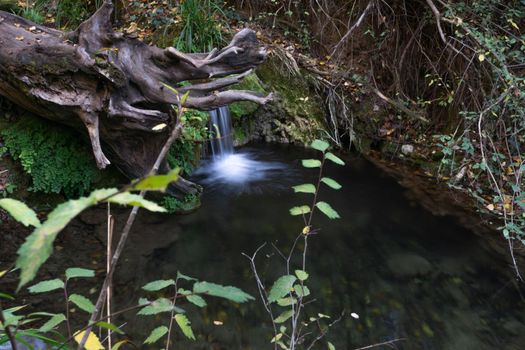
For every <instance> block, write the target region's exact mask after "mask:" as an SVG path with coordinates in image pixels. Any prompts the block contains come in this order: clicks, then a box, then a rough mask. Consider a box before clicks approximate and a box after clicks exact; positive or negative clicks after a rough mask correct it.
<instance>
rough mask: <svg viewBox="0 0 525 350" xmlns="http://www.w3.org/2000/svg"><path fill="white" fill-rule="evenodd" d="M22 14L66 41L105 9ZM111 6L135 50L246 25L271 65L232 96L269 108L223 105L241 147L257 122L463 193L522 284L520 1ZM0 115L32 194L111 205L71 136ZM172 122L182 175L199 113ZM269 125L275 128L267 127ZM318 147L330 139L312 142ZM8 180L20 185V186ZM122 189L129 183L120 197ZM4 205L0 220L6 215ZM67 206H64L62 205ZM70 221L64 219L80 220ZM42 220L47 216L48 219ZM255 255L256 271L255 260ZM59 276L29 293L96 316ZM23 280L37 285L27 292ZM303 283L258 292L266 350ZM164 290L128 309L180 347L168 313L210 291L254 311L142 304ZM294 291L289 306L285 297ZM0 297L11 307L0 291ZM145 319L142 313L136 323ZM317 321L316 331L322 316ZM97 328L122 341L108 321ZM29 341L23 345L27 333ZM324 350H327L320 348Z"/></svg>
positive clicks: (176, 206) (168, 203) (293, 315)
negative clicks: (492, 227)
mask: <svg viewBox="0 0 525 350" xmlns="http://www.w3.org/2000/svg"><path fill="white" fill-rule="evenodd" d="M24 3H25V5H24V6H21V7H18V6H16V4H14V2H12V3H11V2H9V6H11V9H12V10H13V11H16V12H17V13H19V14H20V15H22V16H24V17H26V18H28V19H30V20H32V21H34V22H36V23H43V24H46V25H49V26H54V27H57V28H68V29H73V28H74V27H75V26H76V25H78V24H79V23H81V22H82V20H85V19H86V18H88V16H89V15H90V14H91V13H93V11H95V10H96V8H98V7H99V6H100V1H88V0H85V1H69V0H59V1H49V0H37V1H25V2H24ZM0 4H1V1H0ZM118 5H119V6H118V11H117V13H116V16H115V19H114V23H115V26H118V27H120V28H122V30H124V31H126V32H127V33H130V34H131V33H133V34H134V35H137V36H138V37H139V38H141V39H143V40H144V41H146V42H155V43H156V44H158V45H160V46H163V47H167V46H174V47H176V48H178V49H179V50H182V51H185V52H202V51H210V50H212V49H213V48H215V47H218V46H222V45H223V44H224V43H225V39H227V38H228V36H229V35H231V32H232V31H234V30H235V29H236V28H240V27H243V26H244V25H249V26H252V27H255V28H257V29H258V31H259V32H258V35H259V36H260V37H261V39H262V40H263V41H265V42H266V44H267V45H268V46H269V48H270V51H271V55H270V58H269V63H268V64H267V66H263V67H261V68H260V69H259V70H258V71H257V72H255V73H254V74H253V75H251V76H250V77H249V78H248V79H247V80H246V81H245V82H244V83H242V84H240V86H238V88H240V89H248V90H255V91H259V92H264V91H276V92H277V93H278V99H277V101H276V104H275V107H272V108H274V109H273V110H272V109H271V110H270V111H269V112H268V111H267V110H262V111H261V110H257V108H256V106H254V105H253V104H250V103H236V104H234V105H232V106H231V111H232V115H233V118H234V124H235V125H236V126H237V128H236V131H235V133H236V139H237V142H239V143H242V142H244V141H246V140H249V139H251V135H250V133H251V132H253V131H254V130H255V129H257V128H258V127H259V125H257V123H260V124H263V125H264V127H261V129H264V131H260V130H257V132H260V135H258V136H260V137H263V138H266V139H267V140H279V141H287V142H296V143H302V144H305V145H308V146H313V148H315V149H317V150H319V151H321V152H322V154H323V156H322V160H323V162H324V160H326V159H328V160H332V161H334V162H335V163H338V158H337V157H335V156H334V157H335V158H333V159H331V157H332V156H333V154H332V153H329V152H327V150H328V147H329V145H328V143H326V141H329V142H330V143H331V144H332V145H333V146H335V147H337V148H339V149H357V150H358V151H360V152H363V153H369V154H371V155H372V156H374V157H384V158H386V159H392V158H395V159H397V160H398V161H400V162H404V163H408V164H410V165H411V166H413V167H414V169H416V170H422V172H424V173H425V174H427V175H428V176H430V177H433V178H435V179H436V181H438V182H441V183H443V184H446V185H448V186H449V187H450V188H452V189H453V190H454V191H460V192H462V193H465V194H467V195H468V196H469V197H470V198H472V200H473V202H474V203H476V208H477V210H478V211H480V212H482V213H483V215H484V217H485V218H488V220H494V221H495V222H496V223H497V224H496V225H497V227H498V228H499V229H500V230H501V232H502V234H503V235H504V237H505V238H506V239H507V241H508V244H509V247H510V253H511V255H512V258H513V261H514V264H515V268H516V273H517V274H518V275H519V273H520V272H519V269H518V263H517V262H516V258H515V256H514V251H515V249H516V246H517V245H516V243H520V244H519V245H525V183H524V181H523V177H524V175H525V158H524V157H523V152H524V146H525V117H524V115H525V32H524V31H525V2H524V1H523V0H506V1H495V0H468V1H456V2H446V3H445V2H438V1H435V2H434V1H432V0H395V1H389V2H385V1H376V0H355V1H345V0H336V1H325V0H321V1H315V2H311V1H305V0H299V1H285V0H275V1H236V0H231V1H225V2H223V1H219V0H206V1H196V0H185V1H174V0H169V1H162V2H156V1H122V2H119V4H118ZM0 106H3V107H4V108H2V109H3V112H2V113H5V114H6V115H5V116H0V118H4V119H3V120H7V119H8V117H9V122H8V123H7V122H3V123H0V125H1V127H2V129H1V130H0V138H1V141H2V143H1V145H0V146H1V147H0V154H3V157H7V156H9V157H11V158H12V159H13V160H15V161H17V162H19V163H20V164H21V167H22V169H23V171H24V172H25V173H26V174H28V175H29V176H30V178H31V186H30V188H29V190H31V191H40V192H44V193H61V194H63V195H65V197H67V198H75V197H78V196H86V197H85V198H88V199H85V200H84V202H85V203H84V202H83V200H79V201H80V202H82V203H84V204H85V205H84V204H83V205H84V206H83V207H82V209H84V208H86V207H87V206H90V205H94V204H96V203H98V202H106V201H109V202H111V198H112V197H113V196H118V195H116V194H115V193H113V192H112V193H110V194H108V193H104V194H105V195H104V196H102V195H100V193H99V192H94V193H95V194H91V195H89V193H90V192H91V190H93V189H94V188H93V184H94V182H95V180H96V179H98V178H99V177H100V173H99V172H98V170H96V168H95V166H94V162H93V159H92V156H91V154H90V148H89V147H87V146H85V142H83V140H82V139H80V138H79V137H78V135H76V134H73V133H72V132H71V131H69V130H67V129H65V128H63V127H60V126H56V125H53V124H50V123H48V122H46V121H43V120H41V119H38V118H33V117H27V116H21V117H20V118H15V120H16V121H14V122H11V118H10V115H11V114H12V113H17V112H16V111H15V110H14V109H12V108H11V107H10V106H5V105H2V104H0ZM180 113H181V117H182V118H183V121H184V124H185V128H184V131H183V134H182V136H181V138H180V139H179V140H177V141H176V142H175V143H174V144H173V145H171V147H170V150H169V152H168V154H167V158H168V161H169V163H170V165H171V166H172V167H174V168H175V167H176V168H178V169H180V171H181V172H182V173H185V174H191V173H192V172H193V170H194V168H195V167H196V165H197V164H198V162H199V160H200V157H201V154H202V151H203V148H205V145H206V140H207V139H208V138H209V136H210V135H209V133H210V131H209V130H208V129H209V127H208V123H209V121H208V115H207V113H205V112H199V111H193V110H184V111H182V110H180ZM269 113H270V114H272V116H271V117H270V118H267V114H269ZM253 114H255V115H256V116H255V117H254V118H257V123H254V122H251V121H246V118H245V117H246V116H248V115H250V116H252V115H253ZM274 115H276V116H274ZM265 118H266V119H269V120H266V119H265ZM261 120H262V121H261ZM276 135H277V136H276ZM318 137H322V138H323V139H325V140H326V141H314V143H311V141H312V140H314V139H316V138H318ZM330 155H332V156H330ZM303 164H304V165H305V166H307V167H321V163H320V162H318V161H316V160H313V159H311V160H307V161H306V162H304V163H303ZM338 164H340V163H338ZM0 170H2V169H0ZM0 175H1V173H0ZM323 179H324V180H323ZM0 180H1V178H0ZM7 181H8V182H10V183H11V185H13V186H15V187H16V185H17V183H16V179H14V178H10V179H8V180H7ZM319 181H320V182H319V184H320V183H321V181H322V182H323V183H324V184H325V185H326V186H329V187H331V188H334V189H338V184H337V183H336V182H333V180H331V179H329V178H321V177H320V178H319ZM319 184H318V185H319ZM0 185H2V191H3V192H1V193H2V194H3V195H4V196H7V195H11V192H13V191H12V188H14V187H10V188H11V190H9V192H7V191H6V190H5V189H6V188H8V187H7V184H6V183H4V184H1V183H0ZM135 185H136V184H135ZM318 187H319V186H317V187H316V186H314V185H313V184H305V185H300V186H296V187H295V190H296V191H297V192H306V193H310V194H314V195H315V194H316V193H317V191H318ZM138 189H142V190H144V189H152V190H156V189H158V188H157V187H155V186H154V187H153V188H152V187H147V188H146V187H144V188H138ZM129 190H130V188H129V187H126V188H124V190H123V192H122V193H120V192H119V194H126V193H128V192H127V191H129ZM115 191H116V190H115ZM97 193H98V194H97ZM130 195H131V194H130ZM127 199H128V200H127V201H126V200H122V201H121V202H120V203H124V204H129V205H136V204H137V202H136V201H139V203H141V205H143V206H146V207H149V208H150V209H153V210H158V211H164V210H165V209H167V210H168V211H176V212H186V211H189V210H192V209H194V208H195V207H198V206H199V205H200V199H199V198H198V197H197V196H194V195H192V196H188V197H186V198H184V199H182V200H180V199H175V198H173V197H170V196H166V197H164V199H162V201H161V205H162V206H163V207H164V208H165V209H162V208H160V207H158V205H156V204H155V203H150V202H141V201H142V199H137V198H136V197H133V198H132V200H131V199H130V198H127ZM314 201H315V200H314ZM117 202H118V201H117ZM6 203H8V204H6V205H5V206H4V208H8V207H9V205H13V203H10V202H6ZM69 203H71V202H69ZM75 203H76V202H75ZM322 203H324V202H317V204H316V205H314V206H308V205H307V206H302V207H296V208H293V209H292V212H291V214H292V215H303V216H304V215H306V214H308V213H311V212H313V210H314V209H316V208H317V209H319V210H320V211H321V212H323V213H324V214H326V215H327V216H328V217H330V218H336V217H337V216H338V214H337V212H335V210H334V209H333V208H331V207H330V205H329V204H327V203H324V204H322ZM69 206H71V205H69ZM65 207H68V205H67V204H66V205H64V207H62V209H64V208H65ZM12 208H13V207H12V206H11V207H10V209H11V211H10V212H11V213H13V209H12ZM57 209H58V208H57ZM17 210H22V212H23V213H26V214H27V211H26V210H30V209H29V208H26V207H22V209H21V207H16V208H15V210H14V212H15V213H16V212H17ZM18 213H20V212H18ZM74 213H75V215H76V214H78V211H74ZM59 214H60V210H59ZM70 214H72V213H69V214H68V215H69V216H68V220H69V219H71V218H72V217H74V216H75V215H70ZM27 215H28V217H30V218H33V220H31V221H30V222H25V223H24V224H26V225H32V226H34V227H35V232H38V231H39V230H42V229H39V227H42V226H40V225H41V223H40V221H39V219H38V218H37V216H36V214H34V213H33V214H27ZM16 216H17V215H16V214H15V217H16ZM52 219H53V217H52V215H50V216H49V219H48V221H53V220H52ZM310 219H311V216H310ZM68 220H67V221H68ZM46 222H47V221H46ZM66 223H67V222H66ZM52 224H53V222H51V225H52ZM62 224H63V222H61V223H60V225H55V226H54V229H53V233H54V234H55V235H56V234H57V233H58V231H59V230H60V228H62V227H63V226H64V225H65V224H64V225H62ZM42 225H45V223H44V224H42ZM52 226H53V225H52ZM57 229H58V230H57ZM310 229H311V223H310V221H308V222H305V228H304V230H305V231H303V236H300V237H302V238H304V241H305V246H306V240H307V237H308V234H309V232H310ZM298 239H299V238H298ZM48 243H49V242H48ZM294 247H295V246H294ZM292 251H293V249H292ZM46 254H50V251H49V250H48V251H46ZM21 255H23V254H21ZM250 258H251V263H252V268H253V269H254V272H255V273H256V274H257V269H256V266H255V265H254V257H250ZM26 259H27V256H26ZM26 263H27V262H26ZM19 265H20V264H19ZM21 265H22V266H18V267H20V268H22V270H23V271H24V269H25V268H27V266H25V265H24V264H21ZM33 268H34V267H33ZM2 270H3V268H0V278H2V276H3V275H4V274H6V273H7V272H8V270H9V269H7V270H5V271H2ZM68 271H69V272H67V271H66V273H65V276H66V277H65V279H58V280H52V281H44V282H40V283H39V284H37V285H35V286H33V287H32V289H30V290H29V291H30V292H31V293H40V292H48V291H51V290H57V289H60V290H64V291H65V294H66V300H65V302H66V305H69V304H70V303H72V304H74V305H76V306H77V307H78V308H80V309H81V310H84V311H87V312H89V313H92V312H93V311H94V305H93V304H92V303H91V301H89V300H87V299H86V297H84V296H82V295H78V294H72V295H70V296H69V298H68V297H67V295H68V294H67V293H68V291H67V281H68V280H69V279H70V278H79V277H85V278H87V277H92V272H89V271H87V270H73V272H71V271H72V270H71V269H69V270H68ZM33 277H34V274H33V275H32V276H31V278H26V280H24V283H26V282H28V280H29V279H32V278H33ZM307 278H308V274H307V272H306V266H305V265H304V264H303V266H300V267H299V268H298V269H297V270H296V271H295V273H290V274H287V275H285V276H282V277H281V278H280V279H279V280H277V281H275V284H274V286H273V288H271V289H270V290H271V291H270V293H269V295H265V294H264V291H265V290H266V288H265V286H264V285H261V284H260V283H259V281H258V287H259V288H260V292H261V295H263V301H264V305H265V307H266V309H267V311H268V310H269V313H270V316H271V317H272V320H273V326H274V338H273V340H272V343H274V344H273V345H274V346H277V345H279V346H280V347H281V348H283V349H295V348H296V347H297V348H298V347H299V345H298V343H299V337H300V332H299V331H298V329H297V328H292V329H286V327H285V328H284V329H283V328H282V327H279V326H278V324H280V323H284V322H287V321H289V320H291V321H292V325H294V327H297V323H298V322H299V321H300V319H301V318H300V315H299V314H298V313H297V311H296V310H294V309H293V308H292V310H291V311H290V310H286V311H285V312H283V313H281V314H280V315H273V314H272V311H271V310H272V309H271V307H273V306H276V304H277V305H278V306H280V307H282V306H283V305H282V303H284V306H285V307H288V306H290V305H294V304H295V303H299V304H301V303H303V298H304V297H306V296H308V295H309V294H310V290H308V288H307V287H306V286H305V285H304V283H305V281H306V280H307ZM180 283H186V284H187V286H186V287H184V288H186V289H184V288H182V289H179V287H180ZM165 288H171V289H173V288H174V290H175V294H173V295H170V296H169V297H165V296H162V297H158V298H156V299H153V300H149V299H144V300H142V304H141V305H138V306H137V309H141V308H142V311H141V312H142V313H143V314H149V315H156V314H158V313H162V312H169V313H171V316H172V319H173V317H175V315H178V318H175V320H176V323H177V324H178V325H179V327H180V329H181V331H182V332H183V333H184V335H185V336H187V337H188V338H192V337H193V338H194V335H193V331H192V330H191V327H190V323H189V320H188V319H187V318H185V316H184V314H183V313H182V312H180V310H178V309H177V307H175V300H177V299H178V298H181V299H185V300H186V301H187V302H189V303H190V304H192V305H195V306H197V307H203V306H205V305H206V302H205V301H204V299H203V297H204V296H207V295H212V296H218V297H222V298H226V299H228V300H231V301H234V302H245V301H247V300H249V299H252V297H251V296H249V295H247V294H245V293H244V292H242V291H240V290H238V289H235V288H233V287H223V286H218V285H215V284H207V282H199V281H197V280H195V279H193V278H190V277H188V276H185V275H182V274H181V275H179V276H176V277H175V276H174V277H173V279H170V280H158V281H154V282H152V284H149V285H146V286H144V290H145V291H146V292H158V291H160V290H163V289H165ZM290 289H293V290H294V293H295V294H293V295H291V293H290V292H289V291H290ZM272 291H274V292H273V293H272ZM0 292H1V291H0ZM287 294H290V297H289V298H287V297H288V295H287ZM0 298H5V299H10V298H11V296H10V295H8V294H2V293H0ZM279 301H280V302H281V304H279ZM287 303H288V304H287ZM271 304H273V305H271ZM147 308H150V309H149V311H147V312H146V311H144V310H146V309H147ZM0 311H1V310H0ZM4 311H5V314H4V317H5V319H4V320H2V323H3V324H4V325H14V324H16V323H17V322H25V321H26V320H27V318H26V317H30V315H24V317H23V318H20V317H22V316H19V315H18V314H16V313H17V311H18V309H8V310H4ZM66 314H67V312H66ZM45 316H46V317H49V319H48V320H46V322H45V323H43V325H41V326H40V328H38V332H37V331H35V330H33V332H35V334H36V333H38V334H40V333H42V334H47V333H48V332H50V331H51V330H52V329H54V328H55V327H56V326H58V325H59V324H61V323H63V322H64V323H67V324H68V328H70V326H69V323H70V319H69V318H68V316H67V315H63V314H61V313H59V314H53V315H45ZM277 320H278V321H277ZM315 321H323V322H324V321H326V320H325V319H324V317H321V316H319V318H318V319H316V320H315ZM98 326H99V327H101V328H109V329H110V330H112V331H115V332H118V330H117V329H115V327H114V326H112V325H110V324H106V323H104V322H102V323H100V322H99V323H98ZM13 328H14V327H13ZM86 328H87V327H86ZM328 328H329V327H328ZM4 329H7V330H8V329H9V327H5V328H4ZM171 329H172V324H171V323H170V324H169V327H167V326H161V327H158V328H156V329H155V330H153V331H152V333H151V335H150V337H149V338H148V339H146V340H145V343H148V344H149V343H154V342H157V341H159V340H160V339H162V337H164V336H166V335H168V340H167V341H166V348H168V347H169V346H170V341H169V334H170V333H171ZM290 332H291V333H290ZM7 333H8V332H5V334H2V333H1V332H0V343H1V342H2V340H4V341H7V337H9V336H10V335H9V334H7ZM24 334H25V333H24ZM25 335H33V336H34V334H33V333H30V332H29V333H27V334H25ZM2 337H3V338H2ZM283 337H284V338H283ZM68 338H71V339H73V338H75V339H76V338H78V336H77V337H75V336H74V333H72V332H71V330H70V329H69V333H68V334H67V335H66V336H65V338H63V339H60V340H54V342H53V341H51V343H52V344H55V345H60V343H61V342H65V341H67V340H71V339H68ZM282 338H283V339H282ZM285 339H287V340H285ZM77 341H78V339H77ZM96 341H98V340H96ZM93 342H95V340H93ZM97 344H98V343H97ZM327 346H328V348H329V349H332V348H333V345H332V344H331V343H328V344H327ZM94 348H96V347H94ZM94 348H93V349H94Z"/></svg>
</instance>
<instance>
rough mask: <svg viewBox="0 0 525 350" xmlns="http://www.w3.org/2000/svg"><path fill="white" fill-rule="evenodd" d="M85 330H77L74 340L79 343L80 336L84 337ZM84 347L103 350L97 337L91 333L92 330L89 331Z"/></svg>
mask: <svg viewBox="0 0 525 350" xmlns="http://www.w3.org/2000/svg"><path fill="white" fill-rule="evenodd" d="M85 333H86V331H82V332H77V333H75V341H76V342H77V343H79V344H80V342H81V341H82V338H84V334H85ZM84 349H86V350H104V349H105V348H104V346H103V345H102V343H101V342H100V340H98V337H97V336H96V335H95V334H93V332H90V333H89V335H88V338H87V341H86V344H84Z"/></svg>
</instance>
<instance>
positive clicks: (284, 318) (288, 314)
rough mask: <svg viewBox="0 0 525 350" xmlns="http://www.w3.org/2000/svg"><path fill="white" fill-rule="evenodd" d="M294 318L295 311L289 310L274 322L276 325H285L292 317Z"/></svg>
mask: <svg viewBox="0 0 525 350" xmlns="http://www.w3.org/2000/svg"><path fill="white" fill-rule="evenodd" d="M292 316H293V310H287V311H285V312H283V313H282V314H280V315H279V316H278V317H277V318H276V319H275V320H273V321H274V322H275V323H284V322H286V321H288V319H289V318H290V317H292Z"/></svg>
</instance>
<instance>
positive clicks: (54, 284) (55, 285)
mask: <svg viewBox="0 0 525 350" xmlns="http://www.w3.org/2000/svg"><path fill="white" fill-rule="evenodd" d="M62 288H64V281H62V280H61V279H58V278H56V279H54V280H47V281H42V282H40V283H37V284H35V285H34V286H31V287H29V288H28V290H29V293H45V292H50V291H52V290H56V289H62Z"/></svg>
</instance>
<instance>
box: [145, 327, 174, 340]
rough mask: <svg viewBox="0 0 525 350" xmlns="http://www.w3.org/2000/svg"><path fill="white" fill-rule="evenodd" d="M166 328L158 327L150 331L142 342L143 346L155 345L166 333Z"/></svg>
mask: <svg viewBox="0 0 525 350" xmlns="http://www.w3.org/2000/svg"><path fill="white" fill-rule="evenodd" d="M168 331H169V330H168V327H166V326H160V327H157V328H155V329H154V330H152V331H151V333H150V334H149V336H148V337H147V338H146V340H144V344H153V343H156V342H157V341H158V340H159V339H160V338H162V337H163V336H164V335H166V334H167V333H168Z"/></svg>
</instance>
